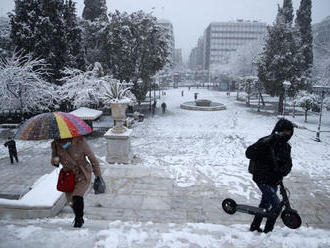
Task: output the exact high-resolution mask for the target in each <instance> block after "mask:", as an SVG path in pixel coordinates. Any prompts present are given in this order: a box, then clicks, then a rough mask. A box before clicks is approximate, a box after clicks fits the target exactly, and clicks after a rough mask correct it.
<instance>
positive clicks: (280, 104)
mask: <svg viewBox="0 0 330 248" xmlns="http://www.w3.org/2000/svg"><path fill="white" fill-rule="evenodd" d="M283 100H284V95H283V93H282V94H281V95H279V97H278V107H277V113H278V114H279V115H281V114H282V113H283Z"/></svg>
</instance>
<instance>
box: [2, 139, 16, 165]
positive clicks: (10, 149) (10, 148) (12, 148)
mask: <svg viewBox="0 0 330 248" xmlns="http://www.w3.org/2000/svg"><path fill="white" fill-rule="evenodd" d="M4 146H5V147H8V152H9V157H10V162H11V163H12V164H13V163H14V158H15V160H16V162H17V163H18V157H17V149H16V142H15V140H14V139H13V138H11V137H8V141H7V142H6V143H5V144H4Z"/></svg>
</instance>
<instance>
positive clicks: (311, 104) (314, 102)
mask: <svg viewBox="0 0 330 248" xmlns="http://www.w3.org/2000/svg"><path fill="white" fill-rule="evenodd" d="M294 104H295V105H296V106H299V107H301V108H303V109H304V111H305V122H307V113H308V111H309V110H314V109H315V110H318V109H320V104H319V102H318V97H317V95H315V94H311V93H309V92H307V91H300V92H299V93H298V94H297V96H296V99H295V100H294Z"/></svg>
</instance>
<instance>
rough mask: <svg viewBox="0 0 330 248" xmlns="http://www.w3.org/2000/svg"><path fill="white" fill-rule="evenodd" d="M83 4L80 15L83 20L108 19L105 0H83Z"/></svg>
mask: <svg viewBox="0 0 330 248" xmlns="http://www.w3.org/2000/svg"><path fill="white" fill-rule="evenodd" d="M84 4H85V7H84V10H83V13H82V16H83V18H84V19H85V20H89V21H95V20H97V19H98V20H103V21H108V16H107V3H106V0H84Z"/></svg>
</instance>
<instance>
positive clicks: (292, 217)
mask: <svg viewBox="0 0 330 248" xmlns="http://www.w3.org/2000/svg"><path fill="white" fill-rule="evenodd" d="M281 218H282V220H283V223H284V225H286V226H287V227H289V228H291V229H297V228H299V227H300V226H301V223H302V221H301V218H300V216H299V214H298V213H297V212H295V211H289V210H284V211H283V212H282V214H281Z"/></svg>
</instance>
